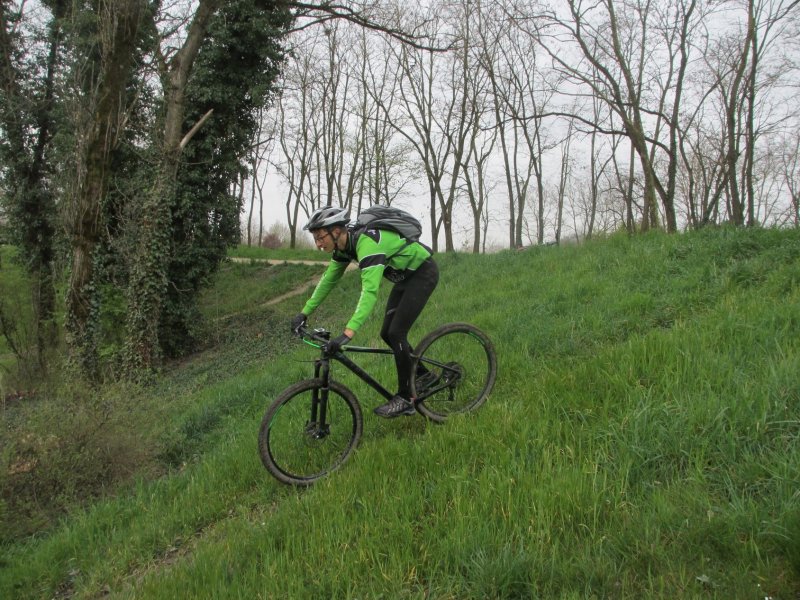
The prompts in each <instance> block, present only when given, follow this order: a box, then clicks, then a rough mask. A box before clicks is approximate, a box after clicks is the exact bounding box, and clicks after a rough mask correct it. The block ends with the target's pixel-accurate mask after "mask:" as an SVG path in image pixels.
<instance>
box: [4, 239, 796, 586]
mask: <svg viewBox="0 0 800 600" xmlns="http://www.w3.org/2000/svg"><path fill="white" fill-rule="evenodd" d="M439 263H440V266H441V270H442V279H441V283H440V287H439V289H438V290H437V292H436V294H435V295H434V297H433V299H432V300H431V303H430V305H429V307H428V308H427V310H426V311H425V314H424V315H423V317H422V318H421V321H420V323H419V326H418V328H417V329H416V335H417V336H419V335H421V334H422V333H424V331H426V330H428V329H431V328H432V327H434V326H436V325H438V324H440V323H442V322H445V321H452V320H465V321H470V322H472V323H475V324H476V325H478V326H480V327H481V328H483V329H484V330H485V331H487V332H488V333H489V334H490V335H491V337H492V338H493V339H494V341H495V344H496V347H497V351H498V355H499V359H500V370H499V377H498V384H497V386H496V388H495V391H494V393H493V395H492V397H491V398H490V399H489V402H488V403H487V404H486V405H485V406H484V407H483V408H482V409H481V410H480V411H479V412H478V413H476V414H475V415H470V416H468V417H465V418H462V419H457V420H453V421H451V422H449V423H447V424H446V425H444V426H433V425H430V424H427V423H426V422H425V421H424V420H423V419H422V418H421V417H414V418H409V419H398V420H394V421H389V422H385V421H381V420H379V419H377V418H376V417H373V416H372V415H371V413H370V412H369V409H371V408H372V406H374V404H376V403H377V399H376V398H374V397H373V396H374V395H370V394H369V393H368V392H367V391H366V390H364V388H363V386H362V385H360V384H357V383H356V382H354V381H353V380H352V377H349V376H346V375H345V374H342V373H340V375H341V379H342V380H343V381H344V382H345V383H346V384H348V385H352V387H353V389H355V390H356V392H357V394H358V395H359V398H361V400H362V403H363V404H364V408H365V411H366V413H367V415H368V416H367V417H366V420H365V437H364V439H363V440H362V443H361V447H360V449H359V450H358V451H357V452H356V454H355V455H354V456H353V458H352V459H351V461H350V462H349V463H348V464H347V465H346V466H345V467H344V468H343V469H341V470H340V471H338V472H337V473H336V474H334V475H333V476H332V477H330V478H328V479H327V480H325V481H323V482H321V483H320V484H318V485H316V486H314V487H313V488H311V489H309V490H305V491H296V490H293V489H289V488H286V487H284V486H281V485H280V484H278V483H276V482H274V481H272V480H271V479H270V478H269V476H268V475H267V474H266V472H265V471H264V470H263V468H262V467H261V465H260V462H259V460H258V457H257V455H256V440H255V437H256V432H257V429H258V425H259V421H260V418H261V415H262V413H263V410H264V409H265V408H266V406H267V404H268V403H269V402H270V400H271V398H273V397H274V396H275V395H276V394H277V393H278V392H279V391H280V390H281V389H282V388H284V387H285V386H286V385H288V384H289V383H291V382H293V381H295V380H297V379H299V378H301V377H307V376H308V375H309V372H310V365H309V364H308V362H307V361H308V360H309V359H310V358H312V354H311V353H310V350H309V349H308V348H307V347H304V346H301V345H299V344H297V343H296V342H293V341H292V340H290V339H288V336H285V335H284V331H285V321H286V318H287V317H288V316H290V315H292V314H294V313H295V312H296V311H297V309H298V308H299V306H300V305H301V304H302V301H301V300H299V299H296V300H289V301H287V302H285V303H283V304H282V305H279V306H278V307H277V308H270V309H269V311H268V312H265V313H259V314H258V315H255V314H251V315H250V316H248V317H247V318H244V319H243V321H242V323H240V325H241V327H242V328H241V329H239V330H238V331H240V332H242V331H247V332H250V333H248V334H247V335H244V334H243V335H242V336H241V337H242V340H245V341H242V342H241V346H240V348H241V351H242V352H244V353H246V352H248V351H249V350H250V349H251V348H252V347H253V344H254V342H253V341H252V329H246V327H245V324H246V323H249V322H252V321H253V319H255V318H256V316H258V318H263V319H264V320H265V322H266V323H267V324H268V326H269V327H271V330H272V331H273V332H274V337H273V336H268V337H269V338H270V340H271V341H270V343H271V344H273V346H270V350H269V351H266V350H265V351H264V352H263V354H261V355H259V357H258V358H257V359H255V360H244V361H242V362H235V361H233V360H232V359H230V358H225V357H226V356H227V357H229V356H230V354H224V355H222V356H223V358H222V359H221V362H220V363H219V367H220V368H218V369H216V370H215V372H214V376H213V377H210V378H208V379H202V378H200V379H198V378H197V377H195V375H191V374H189V371H187V370H186V369H191V368H193V367H192V365H189V366H187V367H186V368H185V369H179V370H176V371H174V372H173V373H172V374H171V377H172V379H165V381H164V382H163V384H162V388H161V393H164V390H165V389H168V388H169V389H173V390H176V391H177V392H176V393H175V395H176V396H177V397H179V399H180V402H176V405H178V406H181V407H183V408H184V409H185V408H186V407H187V406H191V407H192V409H191V410H183V412H179V411H177V410H176V413H175V415H174V418H175V419H176V420H180V419H182V421H179V424H176V430H175V431H176V432H177V431H178V430H180V431H181V432H182V433H180V435H178V433H176V434H175V440H176V441H177V442H179V443H177V444H176V448H177V450H176V451H178V452H179V451H180V448H182V447H183V446H184V444H185V445H188V446H190V447H191V452H189V453H184V454H183V455H182V456H180V457H179V458H178V459H176V460H175V461H174V463H173V464H175V465H176V467H175V469H174V470H173V471H172V472H171V474H170V475H169V476H166V477H163V478H161V479H159V480H157V481H152V482H146V481H142V482H141V483H139V484H138V485H137V486H135V488H133V489H131V490H130V492H129V493H128V494H124V495H120V497H118V498H117V499H113V500H108V501H104V502H102V503H99V504H97V505H96V506H94V507H92V508H91V509H89V510H87V511H85V512H81V513H79V514H76V515H74V516H72V517H70V518H68V519H66V520H65V521H64V522H63V524H62V525H61V526H60V527H59V528H58V529H57V530H55V531H53V532H52V533H51V534H49V535H45V536H42V537H41V538H39V539H33V540H30V541H28V542H26V543H24V544H20V545H15V546H10V547H7V548H4V558H3V559H2V565H1V566H0V597H4V598H5V597H8V598H11V597H15V598H25V597H32V598H38V597H53V596H59V597H67V596H71V597H78V598H90V597H97V596H101V595H111V596H113V597H120V598H127V597H131V598H175V597H181V598H209V597H242V598H320V597H322V598H326V597H331V598H334V597H335V598H420V597H431V598H459V599H461V598H526V597H529V598H583V597H587V596H592V597H614V598H640V597H663V598H676V597H683V598H697V597H708V598H764V597H767V596H770V597H775V598H791V597H796V596H797V595H798V594H800V538H799V537H798V536H797V532H798V531H800V496H798V492H797V489H798V481H800V452H798V450H800V448H799V447H798V446H800V420H798V412H799V411H800V379H799V378H798V372H800V231H797V230H794V231H734V230H728V229H719V230H708V231H702V232H696V233H690V234H686V235H680V236H677V235H676V236H666V235H662V234H652V235H647V236H642V237H636V238H628V237H625V236H615V237H612V238H611V239H608V240H604V241H598V242H592V243H587V244H585V245H582V246H576V247H563V248H556V247H552V248H550V247H548V248H538V249H531V250H528V251H524V252H516V253H511V252H504V253H500V254H496V255H489V256H464V255H447V256H440V257H439ZM385 293H386V290H383V294H384V295H385ZM357 294H358V282H357V279H356V278H355V277H354V276H348V277H347V278H346V279H345V280H344V281H343V282H342V285H340V286H339V287H338V288H337V289H336V290H335V291H334V292H333V293H332V295H331V297H330V298H329V299H328V301H327V303H326V304H325V305H324V306H323V307H322V308H321V309H320V310H319V311H318V313H317V314H316V315H315V323H322V324H326V325H329V326H331V327H336V328H338V327H341V326H342V324H343V323H344V321H345V320H346V318H347V316H348V314H349V312H350V310H351V308H352V306H353V305H354V302H355V299H356V297H357ZM379 321H380V319H379V318H378V317H377V316H375V317H373V318H372V319H371V321H370V323H369V325H368V326H367V327H366V328H365V330H364V331H363V332H360V334H359V343H370V342H376V340H377V329H378V327H379ZM260 339H261V338H259V340H260ZM246 340H249V341H246ZM259 343H262V342H259ZM229 347H230V348H234V347H239V346H237V345H236V344H233V343H232V344H231V345H230V346H229ZM258 347H260V346H258ZM215 356H219V355H215V354H214V353H213V352H209V353H208V354H207V355H206V357H204V358H203V357H200V358H198V361H201V362H203V364H205V365H207V366H208V365H212V364H213V359H214V357H215ZM365 364H366V366H367V367H368V368H369V369H374V370H375V371H376V372H377V373H379V374H380V375H381V376H382V377H384V378H386V379H388V380H391V377H392V369H391V365H388V364H386V360H385V359H383V360H382V359H380V358H375V359H370V360H366V361H365ZM170 386H172V387H171V388H170ZM203 415H206V416H205V417H204V416H203ZM208 415H210V417H209V416H208ZM204 419H210V420H211V424H210V425H209V424H208V423H206V421H205V420H204ZM192 423H194V424H196V427H195V425H192ZM204 423H205V425H204ZM181 428H182V429H181ZM195 430H196V431H195ZM193 431H195V433H192V432H193Z"/></svg>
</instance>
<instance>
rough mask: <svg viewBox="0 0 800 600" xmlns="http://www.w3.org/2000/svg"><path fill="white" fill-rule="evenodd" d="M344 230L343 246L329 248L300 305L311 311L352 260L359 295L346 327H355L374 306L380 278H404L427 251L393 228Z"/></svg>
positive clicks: (304, 310) (423, 259)
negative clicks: (358, 278) (357, 275)
mask: <svg viewBox="0 0 800 600" xmlns="http://www.w3.org/2000/svg"><path fill="white" fill-rule="evenodd" d="M348 234H349V235H348V239H347V248H345V250H344V251H340V250H335V251H334V252H333V256H332V257H331V262H330V264H329V265H328V268H327V269H326V270H325V273H324V274H323V275H322V279H320V281H319V283H318V284H317V287H316V288H315V289H314V293H313V294H311V298H309V299H308V302H306V304H305V306H304V307H303V314H304V315H306V316H309V315H311V313H312V312H314V311H315V310H316V309H317V307H319V305H320V304H322V301H323V300H325V298H326V297H327V296H328V294H329V293H330V291H331V290H332V289H333V287H334V286H335V285H336V284H337V283H338V282H339V280H340V279H341V278H342V275H344V271H345V269H346V268H347V265H348V264H349V263H350V261H353V260H355V261H357V262H358V268H359V269H361V296H360V297H359V299H358V304H357V305H356V310H355V312H354V313H353V316H352V317H351V318H350V321H348V323H347V326H346V329H352V330H353V331H358V329H359V328H360V327H361V326H362V325H363V324H364V321H366V320H367V317H368V316H369V315H370V313H371V312H372V309H373V308H375V302H376V300H377V299H378V288H380V285H381V278H382V277H386V279H388V280H389V281H392V282H393V283H398V282H400V281H403V280H404V279H407V278H408V277H410V276H411V275H412V274H413V273H414V271H416V270H417V269H418V268H419V266H420V265H421V264H422V263H424V262H425V261H426V260H428V259H429V258H430V257H431V251H430V250H429V249H428V248H426V247H425V246H424V245H423V244H421V243H419V242H413V243H411V244H409V243H408V242H407V241H406V239H405V238H403V237H401V236H400V235H399V234H397V233H395V232H394V231H388V230H382V229H368V230H366V231H364V232H363V233H360V234H357V235H356V234H354V233H353V232H352V231H350V232H348ZM354 238H355V240H354Z"/></svg>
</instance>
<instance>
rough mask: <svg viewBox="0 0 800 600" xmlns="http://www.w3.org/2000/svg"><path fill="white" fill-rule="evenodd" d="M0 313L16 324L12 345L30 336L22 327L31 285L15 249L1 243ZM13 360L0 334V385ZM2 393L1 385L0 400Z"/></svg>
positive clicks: (27, 314) (27, 317) (27, 313)
mask: <svg viewBox="0 0 800 600" xmlns="http://www.w3.org/2000/svg"><path fill="white" fill-rule="evenodd" d="M0 310H3V311H4V313H5V315H6V317H7V318H8V319H9V320H11V321H13V322H14V323H15V325H17V327H16V331H15V332H14V333H13V334H12V339H14V340H15V342H16V341H20V342H21V341H23V340H24V339H25V337H26V336H27V335H29V332H26V331H25V329H24V324H25V323H28V322H30V319H31V302H30V283H29V281H28V278H27V277H26V275H25V272H24V269H23V268H22V265H20V264H19V263H18V262H17V261H16V251H15V249H14V248H13V247H12V246H6V245H2V244H0ZM15 360H16V359H15V356H14V353H13V352H12V349H11V348H10V347H9V345H8V341H7V340H6V337H5V336H4V335H1V334H0V384H2V378H3V377H4V374H5V373H8V372H10V369H11V368H12V366H13V365H14V363H15ZM3 391H4V387H3V385H0V397H1V396H2V394H3Z"/></svg>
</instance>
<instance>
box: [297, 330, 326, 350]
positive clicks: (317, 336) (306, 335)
mask: <svg viewBox="0 0 800 600" xmlns="http://www.w3.org/2000/svg"><path fill="white" fill-rule="evenodd" d="M294 333H295V335H297V336H298V337H299V338H301V339H302V340H303V341H304V342H306V343H307V344H309V345H311V346H314V347H315V348H322V346H324V345H325V344H326V343H327V342H328V340H330V339H331V332H330V331H328V330H327V329H325V328H323V327H318V328H317V329H311V328H310V327H308V326H306V325H300V327H298V328H297V329H295V330H294ZM313 342H317V343H316V344H315V343H313Z"/></svg>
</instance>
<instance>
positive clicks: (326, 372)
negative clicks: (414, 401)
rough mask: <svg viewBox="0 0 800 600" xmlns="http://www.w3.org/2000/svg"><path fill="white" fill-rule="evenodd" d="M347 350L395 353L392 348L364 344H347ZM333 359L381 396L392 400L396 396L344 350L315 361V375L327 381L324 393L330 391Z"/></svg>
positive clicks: (365, 352) (364, 352)
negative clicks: (328, 385) (345, 353)
mask: <svg viewBox="0 0 800 600" xmlns="http://www.w3.org/2000/svg"><path fill="white" fill-rule="evenodd" d="M344 350H345V351H346V352H356V353H362V354H393V352H392V351H391V349H389V348H367V347H364V346H347V347H346V348H345V349H344ZM331 360H335V361H337V362H339V363H341V364H343V365H344V366H345V367H347V369H348V370H349V371H350V372H351V373H353V374H354V375H356V376H358V378H359V379H361V380H362V381H363V382H364V383H366V384H367V385H369V386H370V387H371V388H372V389H374V390H375V391H376V392H378V393H379V394H380V395H381V396H383V397H384V398H386V399H387V400H391V399H392V398H393V397H394V394H392V393H391V392H390V391H389V390H387V389H386V388H385V387H383V386H382V385H381V384H380V383H379V382H378V381H377V380H376V379H375V378H374V377H373V376H372V375H370V374H369V373H367V372H366V371H365V370H364V369H362V368H361V367H360V366H359V365H358V364H356V363H355V362H353V361H352V360H351V359H349V358H347V357H346V356H345V355H344V352H341V351H340V352H337V353H336V354H332V355H331V356H323V357H322V358H318V359H317V360H316V361H315V363H314V377H318V378H321V379H322V381H324V382H325V384H326V386H325V387H323V388H322V390H323V393H325V394H327V392H328V387H327V383H328V378H329V377H330V362H331Z"/></svg>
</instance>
